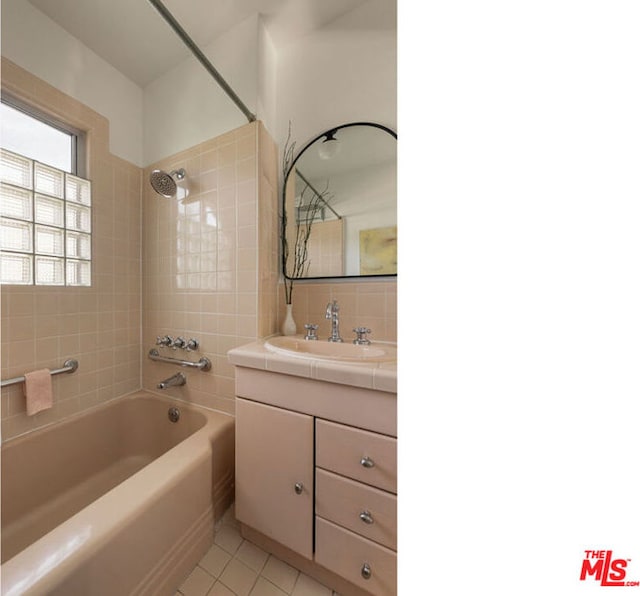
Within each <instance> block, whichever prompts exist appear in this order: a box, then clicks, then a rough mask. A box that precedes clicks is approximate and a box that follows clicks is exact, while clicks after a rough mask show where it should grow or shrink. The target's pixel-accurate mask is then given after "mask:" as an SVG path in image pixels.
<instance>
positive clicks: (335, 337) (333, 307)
mask: <svg viewBox="0 0 640 596" xmlns="http://www.w3.org/2000/svg"><path fill="white" fill-rule="evenodd" d="M339 312H340V307H339V306H338V301H337V300H334V301H333V302H329V304H327V313H326V314H325V319H331V337H329V341H336V342H341V341H342V338H341V337H340V319H339V317H338V313H339Z"/></svg>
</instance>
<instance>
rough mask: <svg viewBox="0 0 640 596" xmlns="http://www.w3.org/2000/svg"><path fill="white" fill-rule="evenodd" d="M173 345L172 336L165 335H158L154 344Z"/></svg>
mask: <svg viewBox="0 0 640 596" xmlns="http://www.w3.org/2000/svg"><path fill="white" fill-rule="evenodd" d="M171 345H173V337H171V336H170V335H165V336H164V337H160V336H158V337H157V339H156V346H171Z"/></svg>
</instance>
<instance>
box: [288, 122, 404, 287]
mask: <svg viewBox="0 0 640 596" xmlns="http://www.w3.org/2000/svg"><path fill="white" fill-rule="evenodd" d="M352 126H371V127H373V128H379V129H380V130H382V131H384V132H386V133H388V134H390V135H391V136H392V137H393V138H394V139H395V140H396V141H397V140H398V134H397V133H396V132H395V131H394V130H392V129H390V128H389V127H388V126H384V125H383V124H378V123H376V122H348V123H346V124H341V125H339V126H332V127H331V128H328V129H327V130H325V131H324V132H321V133H320V134H319V135H317V136H315V137H314V138H312V139H311V140H310V141H309V142H308V143H307V144H306V145H305V146H304V147H303V148H302V149H301V150H300V151H299V152H298V154H297V155H296V157H295V159H294V160H293V161H292V162H291V165H290V166H289V169H288V170H287V172H286V174H285V177H284V181H283V183H282V203H281V206H282V213H283V214H284V210H285V207H286V191H287V182H288V181H289V176H290V175H291V172H294V171H295V167H296V163H297V162H298V160H299V159H300V158H301V157H302V155H303V154H304V152H305V151H306V150H307V149H309V147H311V145H313V144H314V143H315V142H316V141H318V140H320V139H322V138H323V137H326V136H327V134H329V133H332V132H335V131H338V130H340V129H342V128H350V127H352ZM396 163H397V157H396ZM396 209H397V195H396ZM282 221H283V219H282V217H281V222H282ZM280 227H281V229H280V250H281V251H282V243H283V239H284V235H285V234H286V229H285V228H284V226H282V225H281V226H280ZM281 257H282V253H281ZM281 264H282V274H283V275H284V277H285V279H292V280H295V281H296V282H299V281H307V280H322V279H324V280H333V279H371V278H374V279H384V278H394V277H397V276H398V273H397V272H396V273H382V274H380V275H340V276H326V277H289V276H288V275H287V271H286V266H285V262H284V258H281Z"/></svg>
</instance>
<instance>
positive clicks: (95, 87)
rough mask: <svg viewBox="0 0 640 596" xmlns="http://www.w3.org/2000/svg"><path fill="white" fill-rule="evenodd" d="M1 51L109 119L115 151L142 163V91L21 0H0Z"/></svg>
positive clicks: (111, 145)
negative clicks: (0, 9)
mask: <svg viewBox="0 0 640 596" xmlns="http://www.w3.org/2000/svg"><path fill="white" fill-rule="evenodd" d="M2 55H3V56H5V57H7V58H8V59H9V60H11V61H12V62H15V63H16V64H17V65H18V66H21V67H22V68H24V69H25V70H28V71H29V72H31V73H33V74H34V75H36V76H37V77H39V78H41V79H42V80H44V81H46V82H47V83H49V84H50V85H53V86H54V87H56V88H57V89H59V90H60V91H62V92H64V93H66V94H67V95H70V96H72V97H74V98H75V99H77V100H79V101H81V102H82V103H84V104H85V105H87V106H89V107H90V108H92V109H93V110H95V111H96V112H99V113H100V114H102V115H103V116H105V117H106V118H108V119H109V121H110V123H111V138H110V149H111V152H112V153H113V154H114V155H117V156H119V157H122V158H123V159H126V160H127V161H129V162H131V163H133V164H135V165H138V166H142V165H144V164H143V155H142V89H141V88H140V87H138V86H137V85H136V84H135V83H133V82H132V81H131V80H129V79H128V78H126V77H125V76H124V75H123V74H121V73H120V72H119V71H117V70H116V69H115V68H113V67H112V66H111V65H110V64H109V63H107V62H105V61H104V60H103V59H102V58H100V57H99V56H98V55H97V54H95V53H94V52H93V51H91V50H90V49H89V48H87V47H86V46H85V45H84V44H82V43H81V42H80V41H78V40H77V39H76V38H75V37H72V36H71V35H69V34H68V33H67V32H66V31H65V30H64V29H62V28H61V27H60V26H59V25H57V24H56V23H55V22H54V21H52V20H51V19H50V18H49V17H47V16H46V15H45V14H44V13H42V12H40V11H39V10H37V9H36V8H35V7H34V6H32V5H31V4H30V3H29V2H27V1H26V0H2Z"/></svg>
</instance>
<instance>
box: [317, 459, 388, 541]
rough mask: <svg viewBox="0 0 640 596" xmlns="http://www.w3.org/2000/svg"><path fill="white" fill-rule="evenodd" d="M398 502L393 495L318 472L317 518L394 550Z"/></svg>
mask: <svg viewBox="0 0 640 596" xmlns="http://www.w3.org/2000/svg"><path fill="white" fill-rule="evenodd" d="M396 501H397V498H396V496H395V495H392V494H391V493H387V492H384V491H382V490H379V489H377V488H373V487H371V486H367V485H366V484H362V483H360V482H356V481H354V480H350V479H349V478H344V477H343V476H338V475H337V474H333V473H332V472H327V471H326V470H321V469H320V468H318V469H316V514H317V515H319V516H320V517H324V518H325V519H328V520H329V521H332V522H334V523H336V524H339V525H341V526H344V527H345V528H348V529H349V530H352V531H354V532H356V533H357V534H360V535H361V536H364V537H365V538H368V539H369V540H374V541H375V542H379V543H380V544H382V545H383V546H386V547H388V548H391V549H393V550H396V548H397V532H396Z"/></svg>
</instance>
